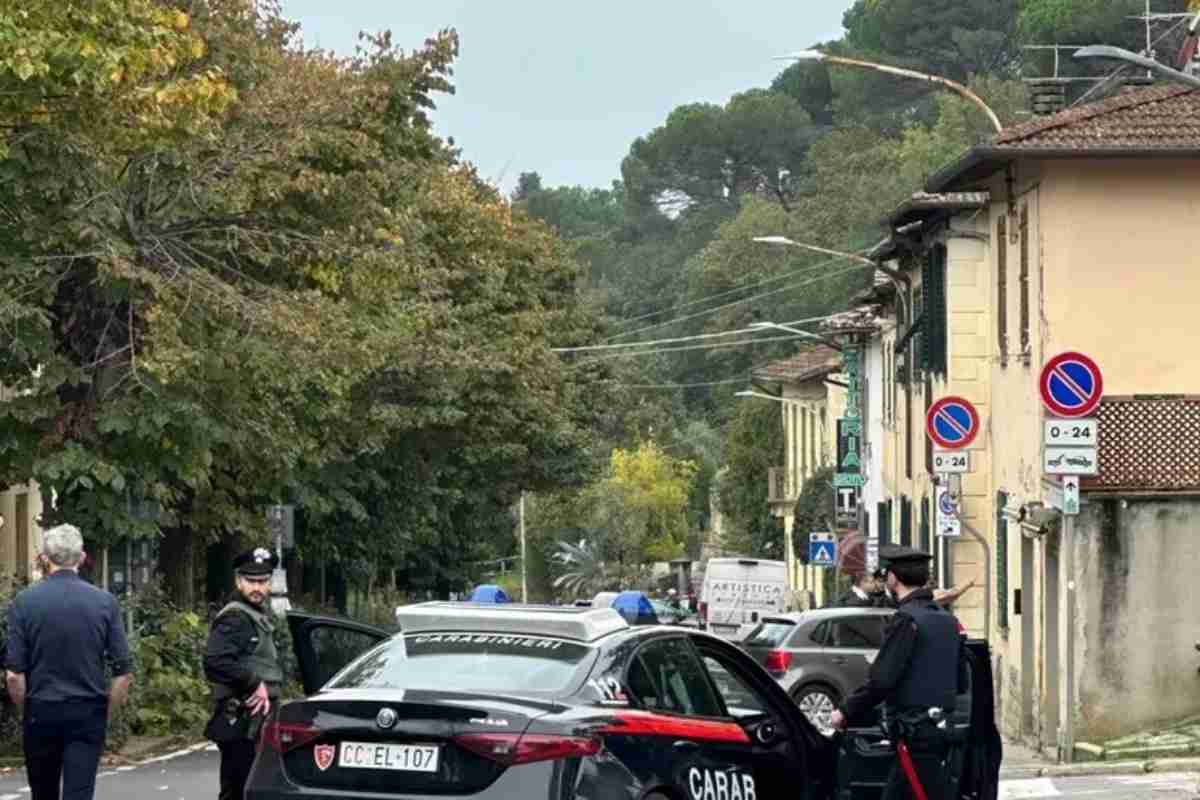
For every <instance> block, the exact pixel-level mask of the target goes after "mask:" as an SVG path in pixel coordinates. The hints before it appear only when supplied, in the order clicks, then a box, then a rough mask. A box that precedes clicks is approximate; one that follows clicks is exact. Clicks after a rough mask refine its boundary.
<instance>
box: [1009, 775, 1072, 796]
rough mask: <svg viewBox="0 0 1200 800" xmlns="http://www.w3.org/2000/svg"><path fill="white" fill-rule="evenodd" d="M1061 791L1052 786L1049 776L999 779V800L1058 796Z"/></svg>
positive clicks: (1060, 794) (1052, 782)
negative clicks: (1013, 779)
mask: <svg viewBox="0 0 1200 800" xmlns="http://www.w3.org/2000/svg"><path fill="white" fill-rule="evenodd" d="M1060 796H1062V792H1060V791H1059V790H1058V789H1056V788H1054V781H1052V780H1050V779H1049V778H1027V779H1025V780H1018V781H1001V782H1000V796H999V800H1032V798H1036V797H1060Z"/></svg>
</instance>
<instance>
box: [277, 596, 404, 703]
mask: <svg viewBox="0 0 1200 800" xmlns="http://www.w3.org/2000/svg"><path fill="white" fill-rule="evenodd" d="M287 621H288V630H289V631H291V634H292V649H293V650H294V651H295V654H296V663H297V664H298V665H299V667H300V679H301V681H302V682H303V684H304V693H305V694H306V695H309V694H313V693H315V692H317V691H318V690H319V689H320V688H321V687H322V686H324V685H325V684H326V683H328V682H329V679H330V678H332V677H333V676H334V675H336V674H337V673H338V672H340V671H341V669H342V667H344V666H346V665H347V664H349V663H350V662H351V661H353V660H354V659H356V658H358V657H359V656H360V655H362V654H363V653H365V652H367V651H368V650H370V649H371V648H372V647H374V646H375V645H377V644H379V643H380V642H382V641H385V640H386V639H389V638H391V636H392V634H391V633H389V632H388V631H385V630H383V629H382V628H376V627H373V626H371V625H363V624H361V623H358V622H351V621H350V620H345V619H338V618H337V617H322V616H318V615H313V614H306V613H305V612H303V611H289V612H287Z"/></svg>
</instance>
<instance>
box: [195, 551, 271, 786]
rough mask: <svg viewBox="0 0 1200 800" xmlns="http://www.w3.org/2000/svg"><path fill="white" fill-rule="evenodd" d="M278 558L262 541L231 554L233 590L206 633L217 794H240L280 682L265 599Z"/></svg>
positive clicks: (206, 672) (209, 729)
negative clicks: (218, 780) (218, 771)
mask: <svg viewBox="0 0 1200 800" xmlns="http://www.w3.org/2000/svg"><path fill="white" fill-rule="evenodd" d="M276 563H277V559H276V557H275V555H274V554H272V553H271V551H270V550H268V549H267V548H265V547H258V548H255V549H254V550H251V551H249V552H246V553H242V554H241V555H240V556H238V557H237V558H235V559H234V561H233V570H234V574H235V576H236V582H237V591H236V592H234V594H233V596H232V598H231V599H230V601H229V603H228V604H227V605H226V606H225V607H224V608H222V609H221V610H220V612H218V614H217V616H216V618H215V619H214V620H213V623H212V630H211V631H210V632H209V634H208V647H207V649H206V650H205V654H204V675H205V677H207V678H208V681H209V683H211V684H212V704H213V716H212V719H210V720H209V723H208V727H207V728H206V729H205V734H206V735H207V736H208V738H209V739H211V740H212V741H214V742H216V743H217V748H218V749H219V750H220V751H221V793H220V795H219V798H220V800H242V792H243V789H244V788H245V786H246V779H247V778H248V777H249V776H250V767H251V765H252V764H253V763H254V751H255V746H256V743H257V742H256V740H257V738H258V731H259V729H260V728H261V726H262V722H263V720H265V718H266V716H267V714H268V713H269V712H270V710H271V707H272V705H274V702H275V700H276V698H277V697H278V696H279V687H280V685H281V684H282V683H283V670H282V669H281V668H280V666H279V657H278V654H277V653H276V652H275V639H274V636H273V634H274V631H275V622H274V620H273V619H272V617H271V611H270V608H269V606H268V605H267V601H268V599H269V597H270V594H271V573H272V571H274V569H275V566H276Z"/></svg>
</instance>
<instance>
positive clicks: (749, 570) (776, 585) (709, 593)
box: [700, 558, 787, 641]
mask: <svg viewBox="0 0 1200 800" xmlns="http://www.w3.org/2000/svg"><path fill="white" fill-rule="evenodd" d="M786 597H787V565H786V564H784V562H782V561H762V560H759V559H754V558H710V559H709V560H708V565H707V566H706V567H705V570H704V585H703V587H702V588H701V590H700V621H701V624H702V625H704V626H705V627H706V628H707V630H708V631H709V632H711V633H714V634H716V635H717V636H720V637H722V638H724V639H730V640H733V641H737V640H740V639H741V638H742V637H743V636H745V635H746V634H747V633H749V631H750V629H751V628H753V627H754V626H755V625H757V624H758V622H759V620H760V619H762V618H763V617H765V616H773V615H775V614H782V613H783V612H784V611H786V610H787V609H786V608H785V601H786Z"/></svg>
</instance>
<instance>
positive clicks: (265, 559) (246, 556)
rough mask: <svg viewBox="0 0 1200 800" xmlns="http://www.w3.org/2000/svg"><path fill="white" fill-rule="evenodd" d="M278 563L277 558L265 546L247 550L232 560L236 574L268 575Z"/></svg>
mask: <svg viewBox="0 0 1200 800" xmlns="http://www.w3.org/2000/svg"><path fill="white" fill-rule="evenodd" d="M278 565H279V559H278V558H276V557H275V554H274V553H272V552H271V551H270V550H268V549H267V548H265V547H256V548H254V549H253V550H247V551H246V552H244V553H242V554H241V555H240V556H238V557H237V558H235V559H234V560H233V571H234V572H236V573H237V574H238V575H255V576H262V575H270V574H271V573H272V572H273V571H274V570H275V567H277V566H278Z"/></svg>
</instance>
